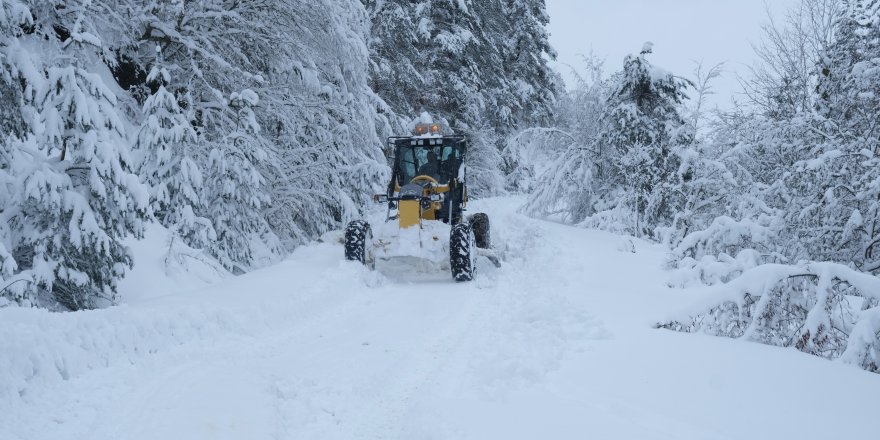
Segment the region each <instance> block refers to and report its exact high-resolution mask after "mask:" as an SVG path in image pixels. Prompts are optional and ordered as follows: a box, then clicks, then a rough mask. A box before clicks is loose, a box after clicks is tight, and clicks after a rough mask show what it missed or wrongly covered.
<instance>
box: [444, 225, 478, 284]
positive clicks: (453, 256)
mask: <svg viewBox="0 0 880 440" xmlns="http://www.w3.org/2000/svg"><path fill="white" fill-rule="evenodd" d="M475 251H476V249H475V245H474V234H473V232H472V231H471V228H470V226H468V225H467V224H464V223H459V224H457V225H454V226H453V227H452V232H451V233H450V234H449V266H450V268H451V269H452V278H453V279H454V280H455V281H471V280H473V279H474V269H475V264H474V262H475V256H476V255H475Z"/></svg>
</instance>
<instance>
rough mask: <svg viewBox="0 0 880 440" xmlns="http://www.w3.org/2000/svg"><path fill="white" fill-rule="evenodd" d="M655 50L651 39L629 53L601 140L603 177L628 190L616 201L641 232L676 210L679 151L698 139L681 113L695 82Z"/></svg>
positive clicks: (615, 86) (600, 173) (616, 80)
mask: <svg viewBox="0 0 880 440" xmlns="http://www.w3.org/2000/svg"><path fill="white" fill-rule="evenodd" d="M651 52H652V44H651V43H646V44H645V46H644V47H643V48H642V51H641V53H640V54H639V55H638V56H636V55H629V56H627V57H626V58H625V59H624V63H623V70H622V71H621V72H620V73H619V74H617V75H615V77H614V78H613V79H612V85H611V91H610V94H609V102H608V108H607V110H606V112H605V114H604V116H603V120H604V121H605V125H604V129H603V130H602V132H601V133H600V135H599V139H598V140H597V143H596V147H597V150H598V151H597V154H598V156H599V157H600V161H601V162H600V164H599V169H598V170H597V178H599V179H603V180H605V179H607V181H608V182H611V183H612V184H613V185H615V186H618V187H619V188H620V189H621V190H622V192H620V193H619V194H618V195H617V196H616V197H617V201H616V204H617V205H618V206H627V207H628V208H629V209H630V210H631V212H632V214H633V224H632V226H631V228H632V229H631V232H632V233H634V234H636V235H639V236H644V235H648V236H650V235H651V234H653V232H654V228H656V227H657V226H660V225H662V224H664V222H668V221H669V220H671V218H672V216H673V215H674V212H675V209H676V207H675V206H673V203H674V202H673V201H672V199H671V197H672V195H673V194H672V192H671V191H670V185H671V184H673V183H674V181H675V180H676V179H677V178H678V176H677V174H676V171H677V170H678V167H679V163H680V158H679V157H678V154H677V153H678V150H679V149H680V148H681V147H682V146H684V145H687V144H689V143H690V142H691V140H692V139H693V133H691V132H690V131H689V130H688V129H687V128H688V127H687V126H686V124H685V121H684V119H683V118H682V116H681V105H682V102H683V101H684V100H685V99H687V96H686V95H685V88H686V87H688V86H689V84H690V82H689V81H687V80H684V79H681V78H679V77H676V76H674V75H672V74H671V73H669V72H666V71H663V70H661V69H659V68H657V67H654V66H653V65H651V63H650V62H649V61H648V60H647V59H646V55H648V54H650V53H651Z"/></svg>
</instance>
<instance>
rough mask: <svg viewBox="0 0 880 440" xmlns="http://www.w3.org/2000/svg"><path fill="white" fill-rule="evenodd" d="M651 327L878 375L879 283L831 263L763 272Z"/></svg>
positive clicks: (720, 288)
mask: <svg viewBox="0 0 880 440" xmlns="http://www.w3.org/2000/svg"><path fill="white" fill-rule="evenodd" d="M703 304H706V305H701V306H698V307H695V309H697V308H702V309H703V310H704V311H702V312H700V311H697V312H689V313H687V314H686V315H687V316H686V317H679V318H675V319H670V320H669V321H666V322H663V323H661V324H659V325H658V326H659V327H661V328H667V329H672V330H677V331H687V332H703V333H708V334H713V335H718V336H727V337H732V338H742V339H747V340H751V341H756V342H761V343H764V344H770V345H778V346H783V347H795V348H797V349H798V350H800V351H803V352H805V353H809V354H813V355H817V356H822V357H825V358H828V359H838V358H839V359H841V360H843V361H844V362H847V363H851V364H855V365H858V366H860V367H862V368H864V369H866V370H869V371H874V372H880V280H878V279H877V278H876V277H874V276H872V275H868V274H864V273H860V272H857V271H854V270H852V269H850V268H848V267H846V266H843V265H840V264H835V263H803V264H799V265H780V264H764V265H760V266H757V267H754V268H751V269H748V270H745V271H744V272H743V273H742V274H741V275H740V276H739V277H737V278H736V279H734V280H733V281H731V282H729V283H727V284H721V285H718V286H715V287H713V288H712V289H710V290H708V291H707V292H706V299H705V300H704V301H703Z"/></svg>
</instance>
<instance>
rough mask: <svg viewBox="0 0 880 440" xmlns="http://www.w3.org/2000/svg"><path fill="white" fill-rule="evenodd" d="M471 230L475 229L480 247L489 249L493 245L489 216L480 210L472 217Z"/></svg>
mask: <svg viewBox="0 0 880 440" xmlns="http://www.w3.org/2000/svg"><path fill="white" fill-rule="evenodd" d="M468 222H469V223H470V224H471V230H472V231H474V239H475V240H476V243H477V247H478V248H480V249H489V248H490V247H491V246H492V237H491V236H490V235H489V216H488V215H486V214H485V213H482V212H478V213H476V214H474V215H472V216H470V218H468Z"/></svg>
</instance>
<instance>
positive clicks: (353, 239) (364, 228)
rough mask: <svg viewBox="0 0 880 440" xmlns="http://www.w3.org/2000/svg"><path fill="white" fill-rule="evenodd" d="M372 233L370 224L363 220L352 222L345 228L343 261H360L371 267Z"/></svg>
mask: <svg viewBox="0 0 880 440" xmlns="http://www.w3.org/2000/svg"><path fill="white" fill-rule="evenodd" d="M372 248H373V231H372V229H370V224H369V223H367V222H365V221H363V220H354V221H352V222H351V223H349V224H348V226H347V227H346V228H345V259H346V260H349V261H360V262H361V263H363V264H364V265H366V266H368V267H372V266H373V263H374V258H373V255H372Z"/></svg>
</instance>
